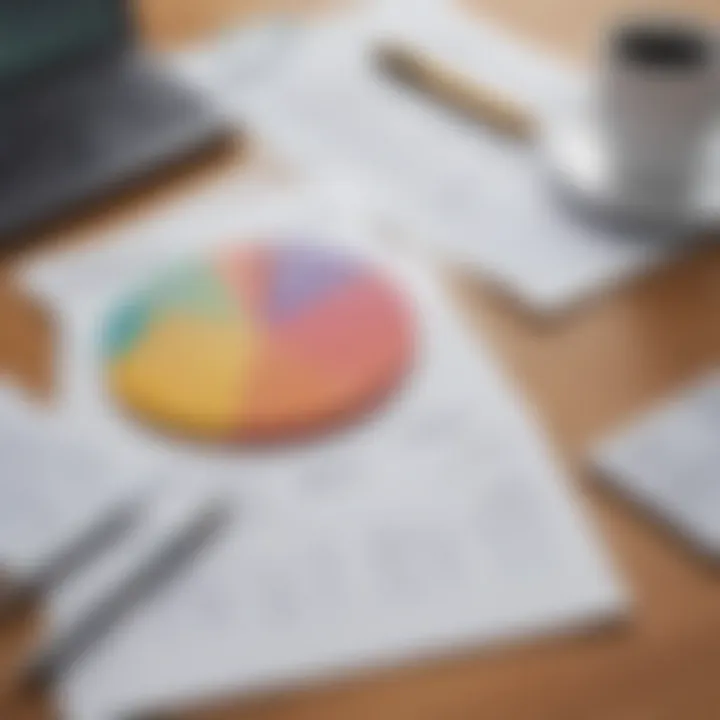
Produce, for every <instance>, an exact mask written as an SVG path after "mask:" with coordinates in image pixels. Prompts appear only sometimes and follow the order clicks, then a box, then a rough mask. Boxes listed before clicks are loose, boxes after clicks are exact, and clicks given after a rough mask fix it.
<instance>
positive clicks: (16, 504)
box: [0, 386, 145, 587]
mask: <svg viewBox="0 0 720 720" xmlns="http://www.w3.org/2000/svg"><path fill="white" fill-rule="evenodd" d="M67 425H68V424H67V422H58V421H56V420H54V419H52V418H49V417H47V416H46V415H45V414H44V413H43V412H42V410H41V409H40V407H39V406H35V405H33V404H32V403H31V401H30V400H28V399H26V398H25V397H23V395H22V393H21V391H20V390H18V389H17V388H14V387H10V386H3V387H2V388H1V389H0V567H2V569H3V571H4V573H6V574H7V580H8V581H9V582H10V583H11V584H13V585H15V586H18V587H25V586H26V585H28V584H30V585H34V583H36V582H43V581H44V579H45V578H46V574H47V573H48V572H50V573H52V572H53V571H55V570H59V568H57V567H56V565H57V564H58V563H60V562H70V561H71V557H69V554H72V553H73V552H74V551H77V552H81V545H82V543H83V542H84V540H85V539H87V540H88V541H89V540H90V538H91V537H92V538H93V542H95V543H99V538H100V535H99V534H98V533H101V532H102V526H103V524H105V523H108V524H109V523H110V522H112V519H113V518H115V517H116V516H118V515H119V513H125V512H126V511H129V510H130V509H131V508H132V507H134V506H135V505H136V504H137V503H138V502H139V497H140V493H141V488H142V487H143V486H144V472H145V470H144V469H143V467H142V466H141V465H140V464H138V463H136V462H132V461H130V460H125V459H121V458H120V457H118V456H116V455H112V454H110V453H106V452H105V451H104V449H102V448H101V445H100V443H99V442H97V441H96V440H93V437H92V433H89V434H87V433H81V432H79V431H78V432H74V430H78V428H74V429H73V428H69V427H68V426H67Z"/></svg>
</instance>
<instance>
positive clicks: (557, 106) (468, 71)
mask: <svg viewBox="0 0 720 720" xmlns="http://www.w3.org/2000/svg"><path fill="white" fill-rule="evenodd" d="M253 37H254V36H250V37H248V36H247V35H246V34H245V33H243V32H242V31H240V32H239V33H238V35H237V38H236V41H235V43H233V42H232V39H231V38H230V37H227V36H226V37H224V38H223V42H222V43H221V44H220V45H219V46H218V47H214V48H213V47H208V48H205V49H201V50H199V51H196V52H195V53H187V54H185V55H183V56H181V57H180V58H179V59H178V61H177V67H178V68H179V70H180V71H182V72H183V73H184V74H185V75H187V76H189V77H192V78H194V79H195V81H196V82H199V83H201V84H203V85H205V87H207V88H208V89H209V90H210V91H212V92H214V93H215V94H216V95H217V99H218V101H219V102H222V103H224V104H225V105H226V106H227V107H228V108H229V110H230V111H231V112H234V113H235V114H236V116H237V118H238V120H239V121H240V122H242V123H243V124H244V125H248V124H249V125H250V126H251V127H252V128H253V129H254V130H255V131H256V132H257V133H259V134H260V135H261V136H262V137H264V138H266V139H267V140H268V141H269V145H270V146H271V147H272V148H273V149H274V150H275V151H276V152H278V153H279V154H280V155H281V156H284V157H287V158H291V159H293V160H294V161H296V162H297V163H298V164H299V165H300V166H301V167H309V166H312V167H316V168H317V167H323V166H324V167H329V168H338V167H340V168H343V169H345V170H348V169H350V170H351V171H352V172H353V173H354V174H355V175H356V176H358V177H361V178H363V179H365V180H366V181H368V182H369V183H370V184H372V185H373V186H375V187H377V188H383V189H384V191H385V193H386V195H387V196H388V197H390V198H392V203H393V205H394V209H395V211H396V214H397V216H398V220H399V221H400V222H402V223H403V224H404V225H406V226H408V227H410V228H412V230H413V231H414V235H415V237H416V239H417V241H418V242H422V243H423V244H424V246H425V247H426V248H429V249H431V250H432V251H433V252H434V253H435V255H436V256H437V257H438V258H440V259H448V260H450V261H452V262H454V263H456V264H458V265H460V266H461V267H462V268H463V269H464V270H467V271H471V272H476V273H479V274H480V275H483V276H484V277H486V278H488V279H490V280H491V281H493V282H495V283H497V284H499V285H500V286H501V287H502V288H504V289H505V290H507V291H509V292H510V293H512V294H513V295H515V296H517V297H518V298H519V299H520V300H522V301H523V302H524V303H527V304H528V305H529V306H530V307H532V308H534V309H537V310H539V311H543V312H557V311H560V310H562V309H564V308H566V307H567V306H568V305H570V304H572V303H574V302H577V301H578V300H581V299H584V298H586V297H587V296H589V295H593V294H595V293H597V292H598V291H600V290H603V289H607V288H608V287H609V286H611V285H614V284H617V283H618V282H620V281H622V280H625V279H627V278H628V277H631V276H634V275H637V274H638V273H641V272H644V271H647V269H648V268H650V267H653V266H654V265H655V264H657V263H658V262H659V261H660V260H662V259H664V258H666V257H667V256H668V254H669V250H668V240H671V238H662V237H640V236H636V235H632V234H629V233H624V232H621V231H613V230H611V229H604V228H602V227H598V226H593V225H591V224H589V223H587V222H586V221H584V220H582V219H580V218H578V217H575V216H573V215H571V214H569V213H568V212H567V208H565V207H563V206H562V205H561V204H560V203H559V202H558V201H557V199H556V198H555V197H554V195H553V192H552V189H551V188H550V183H549V182H548V178H547V177H546V173H545V169H544V168H543V167H542V159H541V158H539V157H537V155H538V153H537V152H536V150H535V149H534V148H531V147H529V146H523V145H514V144H512V143H508V142H507V141H506V140H504V139H502V138H499V137H498V136H497V135H496V134H495V133H494V132H493V131H492V130H488V129H486V128H483V127H481V126H478V125H471V124H468V123H465V122H462V121H460V120H458V119H457V118H455V117H453V115H452V113H450V112H448V111H447V110H445V109H444V108H442V107H439V106H436V105H434V104H433V103H432V102H430V101H428V100H426V99H421V98H416V97H412V96H411V95H410V94H407V93H403V92H399V91H398V88H397V87H396V86H394V85H393V83H392V82H391V81H389V80H388V79H386V78H384V77H383V76H382V74H381V73H380V72H378V70H377V68H376V67H375V65H374V63H373V47H374V46H375V44H376V43H377V42H378V41H379V40H386V39H388V38H389V39H391V40H400V41H402V42H404V43H406V44H409V45H411V46H416V47H418V48H420V49H422V50H423V51H424V52H425V53H428V54H430V55H431V56H435V57H437V58H438V59H439V60H440V61H442V62H443V63H444V64H445V65H448V66H450V67H453V68H455V69H456V70H457V72H458V73H461V74H463V75H465V76H466V77H467V78H468V79H469V80H471V81H475V82H478V83H480V84H482V85H484V86H489V87H492V88H496V89H498V90H500V91H501V92H502V93H504V94H505V95H508V96H509V97H511V98H513V99H515V100H516V101H517V102H518V103H519V104H520V105H523V106H525V107H526V108H527V110H528V112H529V113H530V114H532V115H533V116H535V117H537V118H538V120H539V121H540V122H541V123H552V122H554V121H556V120H557V119H558V118H565V117H566V116H567V115H568V113H573V112H576V111H577V109H578V107H579V106H581V104H582V102H583V99H584V97H585V96H586V95H587V87H586V83H587V81H586V79H585V78H584V77H583V76H582V74H581V73H579V72H575V71H573V70H571V69H570V68H568V67H566V66H564V65H562V64H561V63H560V62H557V61H554V60H553V59H552V58H549V57H548V56H547V55H544V54H542V53H540V52H539V51H536V50H535V49H534V48H530V47H527V46H526V45H524V44H523V43H521V42H519V41H517V40H515V39H514V38H511V37H509V36H507V35H506V34H504V33H503V32H501V31H499V30H498V29H497V28H495V27H493V26H492V25H488V24H486V23H483V22H481V21H480V19H479V18H478V19H476V18H470V17H466V16H465V15H463V14H462V11H461V10H460V9H459V7H457V6H456V3H449V2H443V1H442V0H417V2H413V3H412V9H410V8H409V7H408V6H407V5H405V4H404V3H396V2H386V3H379V4H373V6H372V7H371V8H370V9H367V10H363V11H361V12H356V13H353V14H349V15H347V16H344V17H341V18H334V19H331V20H328V21H325V22H323V23H319V24H317V25H315V26H313V27H311V28H308V29H306V30H304V31H303V33H302V35H301V37H300V39H299V40H298V39H297V38H296V40H295V42H294V44H293V45H292V52H291V53H283V54H282V56H281V57H280V58H279V59H278V60H277V62H276V63H275V64H274V65H273V66H272V67H273V70H272V72H268V73H263V74H261V75H259V76H257V77H253V76H252V75H251V76H250V77H248V76H247V75H245V74H243V73H239V72H236V70H237V69H238V64H242V63H243V62H244V60H242V58H243V57H244V56H243V55H242V53H239V51H240V50H242V48H243V47H244V45H245V44H246V43H250V42H251V41H252V40H253ZM238 54H239V57H240V59H237V57H236V56H238Z"/></svg>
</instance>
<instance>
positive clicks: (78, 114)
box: [0, 56, 218, 231]
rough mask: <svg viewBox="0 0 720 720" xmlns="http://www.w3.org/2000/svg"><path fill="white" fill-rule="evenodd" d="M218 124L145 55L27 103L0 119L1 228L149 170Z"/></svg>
mask: <svg viewBox="0 0 720 720" xmlns="http://www.w3.org/2000/svg"><path fill="white" fill-rule="evenodd" d="M213 123H214V125H215V126H217V125H218V123H217V121H213V122H211V121H210V113H209V111H208V109H207V108H206V107H205V105H204V104H203V103H202V102H200V101H199V100H198V98H196V97H195V96H194V95H193V94H192V93H191V92H188V91H187V90H186V89H185V88H184V87H182V86H181V85H180V84H179V83H178V84H176V83H174V82H172V81H169V80H168V79H167V78H165V77H163V75H162V74H161V71H160V70H159V69H155V68H154V67H153V66H152V65H151V63H149V62H144V61H143V58H142V56H138V57H137V59H135V60H128V61H127V62H123V63H120V62H118V63H115V64H114V65H112V66H108V67H105V68H102V69H93V71H92V72H90V73H87V74H85V75H84V76H82V77H80V76H79V77H77V78H75V79H73V81H72V83H67V82H66V83H64V84H63V86H62V87H55V88H50V89H48V90H47V92H45V93H43V94H42V95H38V96H37V97H33V98H32V100H30V99H28V98H25V100H24V101H23V102H22V103H19V104H18V105H17V106H14V107H12V108H11V111H10V112H5V114H3V115H0V231H1V230H3V229H4V226H7V225H8V224H10V225H13V224H17V223H20V222H22V221H23V219H22V218H21V217H20V216H21V215H32V214H33V213H34V214H36V215H37V214H40V213H42V212H43V211H44V209H45V208H44V206H46V205H52V204H55V203H56V204H62V203H64V202H67V201H68V200H69V198H70V196H74V195H78V196H82V195H84V194H87V193H88V192H90V191H92V189H93V186H94V185H98V184H103V183H107V182H108V181H109V180H111V179H114V178H115V176H119V175H124V174H126V173H129V172H133V171H142V170H143V169H144V168H145V169H146V168H147V166H149V165H151V164H154V163H155V162H157V161H158V159H159V157H158V156H159V155H162V154H163V153H165V154H167V153H172V152H173V147H172V145H173V142H177V143H178V144H179V145H180V146H181V145H182V143H183V138H184V141H185V143H187V142H188V140H189V138H190V137H191V136H192V134H193V132H195V133H197V132H199V131H200V130H201V129H202V128H205V129H206V132H205V134H206V135H208V132H207V129H208V127H209V126H210V125H212V124H213ZM180 149H181V147H179V148H178V150H180ZM66 198H67V200H66ZM33 205H37V206H38V210H37V211H35V210H33V207H32V206H33ZM15 219H16V220H17V222H13V220H15ZM30 219H32V217H31V218H30Z"/></svg>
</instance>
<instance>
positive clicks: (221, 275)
mask: <svg viewBox="0 0 720 720" xmlns="http://www.w3.org/2000/svg"><path fill="white" fill-rule="evenodd" d="M104 330H105V332H104V339H103V353H104V359H105V367H106V378H107V383H108V387H109V389H110V392H111V395H112V396H113V397H114V398H115V399H116V401H117V402H118V404H120V405H121V406H122V407H123V408H124V409H126V410H127V411H129V412H130V413H131V414H132V415H133V416H135V417H136V418H138V419H140V420H142V421H144V422H146V423H148V424H150V425H152V426H154V427H155V428H157V429H160V430H164V431H166V432H168V433H172V434H180V435H184V436H188V437H191V438H195V439H210V440H219V441H275V440H284V439H289V438H294V437H298V436H303V437H305V436H309V435H312V434H314V433H319V432H321V431H331V430H333V429H335V428H337V427H338V426H339V425H341V424H345V423H347V422H349V421H351V420H352V419H353V418H355V417H359V416H360V415H363V414H365V413H367V412H368V411H371V410H373V409H374V408H375V407H376V406H377V405H378V404H380V403H381V402H382V401H383V400H384V399H385V398H386V397H387V396H388V395H389V394H390V393H391V392H392V391H393V390H394V389H395V388H396V387H397V386H398V385H399V384H400V383H401V381H402V379H403V377H404V376H405V375H406V373H407V372H408V370H409V369H410V368H411V366H412V361H413V356H414V351H415V322H414V317H413V313H412V310H411V307H410V305H409V304H408V303H407V301H406V299H405V296H404V295H403V294H402V293H401V292H400V291H399V290H398V289H397V288H396V287H395V285H394V284H393V283H392V282H391V281H390V279H389V278H387V277H386V276H385V275H384V274H383V273H382V272H380V271H379V270H378V269H377V268H376V267H374V266H373V265H372V264H370V263H369V262H367V261H364V260H361V259H359V258H356V257H354V256H353V255H351V254H348V253H344V252H342V251H340V250H338V249H336V248H324V247H321V246H314V245H299V244H298V243H293V244H282V243H272V244H267V243H265V244H263V245H249V246H248V245H244V246H242V247H241V248H238V249H234V250H226V251H224V252H223V253H221V254H218V255H216V256H213V257H211V258H198V259H197V261H195V262H190V263H185V264H184V265H182V266H179V267H171V268H168V270H167V271H166V272H164V273H162V274H161V275H160V276H159V277H158V278H157V279H156V280H155V282H154V283H152V284H151V285H150V286H149V287H146V288H144V289H143V290H142V291H140V292H138V293H137V294H135V295H134V296H131V297H128V298H127V299H126V300H125V301H124V302H123V303H122V304H121V305H119V306H118V307H116V308H115V309H114V310H113V311H112V312H111V313H110V314H109V316H108V317H107V318H106V323H105V328H104Z"/></svg>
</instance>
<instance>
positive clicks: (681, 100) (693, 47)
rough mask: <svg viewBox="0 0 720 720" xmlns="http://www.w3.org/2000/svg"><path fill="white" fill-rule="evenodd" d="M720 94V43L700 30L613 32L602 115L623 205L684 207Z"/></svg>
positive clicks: (631, 24)
mask: <svg viewBox="0 0 720 720" xmlns="http://www.w3.org/2000/svg"><path fill="white" fill-rule="evenodd" d="M719 89H720V79H719V77H718V45H717V40H716V39H715V38H714V36H713V35H712V34H711V33H710V32H709V31H708V30H706V29H705V28H704V27H703V26H701V25H698V24H696V23H693V22H691V21H688V20H678V19H676V18H674V19H670V18H667V19H657V18H652V19H634V20H630V21H627V22H624V23H621V24H620V25H618V26H617V27H615V28H614V29H613V30H612V31H611V32H610V33H609V35H608V37H607V41H606V45H605V49H604V58H603V65H602V77H601V93H600V115H601V123H602V124H603V128H604V133H605V137H606V143H607V150H608V153H609V156H610V162H611V163H612V165H613V168H614V175H615V187H616V189H617V192H618V193H619V194H621V195H622V196H623V201H624V202H625V203H626V204H627V203H630V204H631V205H633V206H635V207H636V208H637V209H638V210H639V211H642V212H652V213H654V214H655V215H662V214H666V215H667V216H668V217H670V216H676V215H677V214H678V213H679V212H681V211H682V210H683V209H684V208H685V207H686V205H687V204H688V202H689V201H690V197H691V195H692V193H693V192H694V187H695V185H696V183H697V182H698V181H699V173H700V168H701V165H702V156H703V145H704V143H705V141H706V138H707V137H708V131H709V129H710V127H711V125H712V121H713V117H714V116H715V114H716V113H717V110H718V107H719V106H720V103H718V98H719V96H720V93H719Z"/></svg>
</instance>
